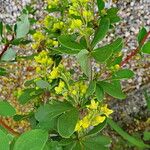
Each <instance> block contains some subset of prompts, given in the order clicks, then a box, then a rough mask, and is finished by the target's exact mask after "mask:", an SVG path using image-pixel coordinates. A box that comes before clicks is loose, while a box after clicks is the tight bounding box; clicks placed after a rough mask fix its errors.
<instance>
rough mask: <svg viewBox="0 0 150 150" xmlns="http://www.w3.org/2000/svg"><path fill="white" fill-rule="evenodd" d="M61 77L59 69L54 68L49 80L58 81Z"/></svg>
mask: <svg viewBox="0 0 150 150" xmlns="http://www.w3.org/2000/svg"><path fill="white" fill-rule="evenodd" d="M58 76H59V71H58V67H57V68H55V67H54V68H53V70H52V71H51V73H50V75H49V76H48V78H49V79H50V80H51V79H56V78H58Z"/></svg>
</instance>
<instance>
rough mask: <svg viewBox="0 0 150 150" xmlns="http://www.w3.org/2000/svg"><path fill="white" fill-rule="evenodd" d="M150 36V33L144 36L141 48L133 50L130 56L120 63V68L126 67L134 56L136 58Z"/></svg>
mask: <svg viewBox="0 0 150 150" xmlns="http://www.w3.org/2000/svg"><path fill="white" fill-rule="evenodd" d="M149 36H150V31H149V32H148V33H147V34H146V35H145V36H144V38H143V39H142V41H141V43H140V44H139V46H138V47H137V48H136V49H135V50H133V51H132V52H131V53H130V54H129V55H127V57H126V58H125V59H124V60H123V61H122V62H121V63H120V66H123V65H125V64H126V63H128V61H129V60H130V59H132V58H133V56H135V55H136V54H137V53H138V52H139V50H140V48H141V47H142V46H143V44H144V43H145V41H146V40H147V38H148V37H149Z"/></svg>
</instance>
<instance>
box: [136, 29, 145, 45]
mask: <svg viewBox="0 0 150 150" xmlns="http://www.w3.org/2000/svg"><path fill="white" fill-rule="evenodd" d="M146 34H147V30H146V29H145V28H144V27H143V28H142V29H141V30H140V31H139V34H138V43H139V44H141V42H142V40H143V38H144V37H145V35H146Z"/></svg>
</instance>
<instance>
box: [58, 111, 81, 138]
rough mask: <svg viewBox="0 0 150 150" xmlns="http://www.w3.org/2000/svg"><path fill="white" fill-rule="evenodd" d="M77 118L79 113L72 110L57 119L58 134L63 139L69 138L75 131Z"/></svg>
mask: <svg viewBox="0 0 150 150" xmlns="http://www.w3.org/2000/svg"><path fill="white" fill-rule="evenodd" d="M78 118H79V112H78V111H77V110H76V109H75V108H74V109H72V110H70V111H69V112H66V113H64V114H62V115H61V116H60V117H59V118H58V124H57V128H58V133H59V134H60V135H61V136H62V137H65V138H68V137H70V136H71V135H72V134H73V133H74V130H75V126H76V124H77V121H78Z"/></svg>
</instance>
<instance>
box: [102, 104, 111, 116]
mask: <svg viewBox="0 0 150 150" xmlns="http://www.w3.org/2000/svg"><path fill="white" fill-rule="evenodd" d="M101 111H102V112H103V113H104V114H105V115H106V116H107V117H109V115H110V114H112V113H113V110H111V109H109V108H107V104H106V105H104V106H103V107H101Z"/></svg>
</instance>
